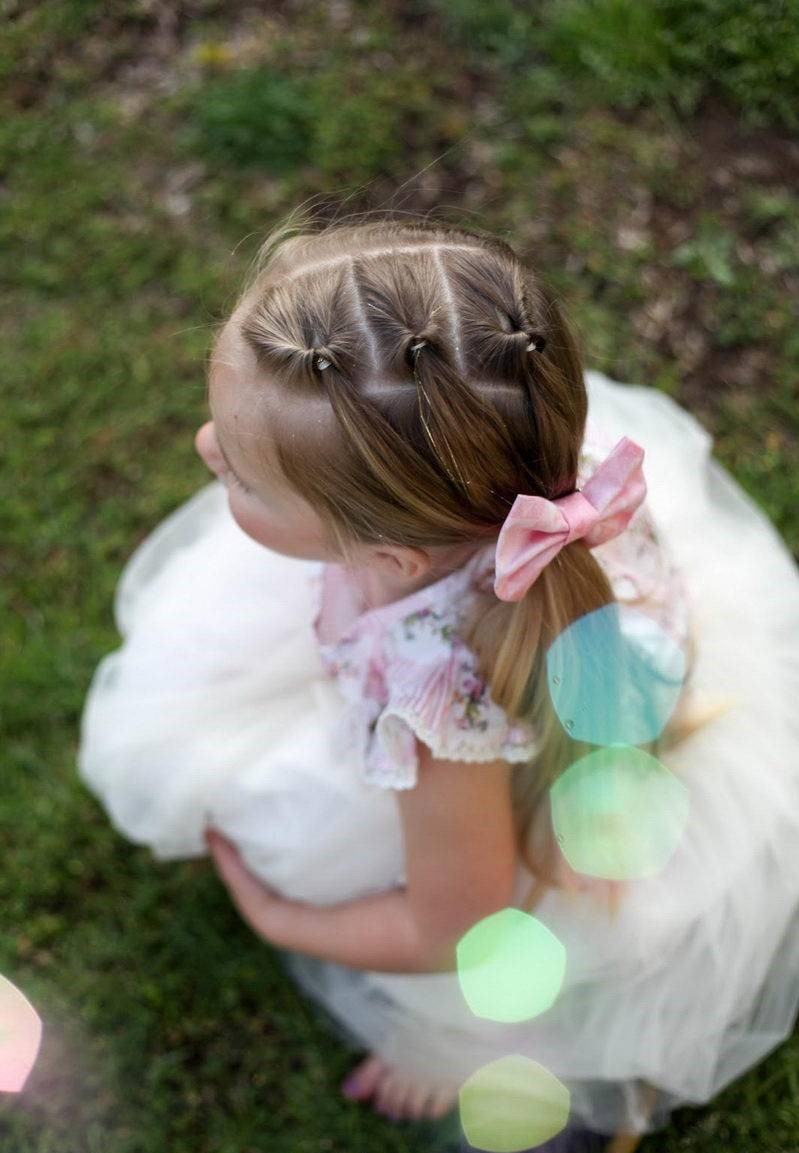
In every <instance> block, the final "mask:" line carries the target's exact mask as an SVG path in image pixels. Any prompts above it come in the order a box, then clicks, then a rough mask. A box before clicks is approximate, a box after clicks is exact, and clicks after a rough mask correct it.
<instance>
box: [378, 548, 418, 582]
mask: <svg viewBox="0 0 799 1153" xmlns="http://www.w3.org/2000/svg"><path fill="white" fill-rule="evenodd" d="M372 563H373V564H375V565H377V567H378V568H379V569H380V570H381V571H382V572H383V573H384V574H385V575H386V576H387V577H393V578H394V579H395V580H399V579H402V580H403V581H412V580H421V578H422V577H423V576H424V575H425V574H426V573H427V572H428V571H429V569H430V567H431V564H432V561H431V558H430V555H429V554H428V553H427V552H425V550H424V549H421V548H408V547H405V546H403V545H382V546H381V547H380V548H376V549H375V550H374V552H373V553H372Z"/></svg>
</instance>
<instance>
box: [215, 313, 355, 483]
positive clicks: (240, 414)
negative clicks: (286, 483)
mask: <svg viewBox="0 0 799 1153" xmlns="http://www.w3.org/2000/svg"><path fill="white" fill-rule="evenodd" d="M208 405H209V408H210V410H211V416H212V418H213V420H214V424H215V425H216V426H217V431H218V433H219V435H220V436H221V438H222V440H223V442H224V444H225V447H226V448H227V447H228V446H229V445H230V444H231V442H232V443H233V445H234V446H235V447H234V451H237V452H238V453H239V454H240V455H241V457H242V458H243V460H244V461H245V463H246V462H249V461H251V462H252V463H253V464H256V463H257V467H258V469H259V471H263V470H264V469H266V470H269V471H272V470H274V471H275V472H276V474H278V473H279V470H278V469H277V464H276V452H275V441H276V440H277V439H278V438H280V439H282V440H284V441H285V440H286V439H289V440H291V441H294V440H296V438H297V436H298V435H300V436H301V435H302V434H303V433H304V434H305V436H306V437H307V438H308V440H309V442H310V441H312V440H313V438H314V434H315V433H316V434H319V435H322V437H323V438H324V437H325V436H326V434H327V433H328V432H329V426H330V425H331V423H332V424H335V416H334V414H333V411H332V408H331V405H330V402H329V401H328V399H327V398H326V397H325V396H318V397H308V396H304V397H300V396H294V397H292V396H289V395H287V394H286V393H285V392H284V390H281V388H280V387H279V385H278V383H277V382H276V381H274V380H270V378H269V376H268V374H266V373H264V371H263V370H262V369H261V368H260V367H259V365H258V362H257V358H256V356H255V353H254V351H253V350H252V348H250V346H249V345H248V344H247V342H246V341H245V340H244V338H243V337H242V336H241V335H240V333H238V331H237V329H236V326H235V325H234V324H233V323H232V322H231V321H228V323H227V324H226V326H225V327H224V329H223V330H222V332H221V333H220V336H219V338H218V339H217V342H216V344H215V346H214V349H213V352H212V355H211V358H210V363H209V368H208Z"/></svg>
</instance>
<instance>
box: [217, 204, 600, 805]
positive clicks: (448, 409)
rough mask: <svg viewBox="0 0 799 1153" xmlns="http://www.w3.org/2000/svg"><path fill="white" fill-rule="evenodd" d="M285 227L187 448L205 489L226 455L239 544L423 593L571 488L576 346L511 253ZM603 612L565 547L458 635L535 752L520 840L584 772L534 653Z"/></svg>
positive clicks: (229, 334) (225, 345)
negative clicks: (398, 576)
mask: <svg viewBox="0 0 799 1153" xmlns="http://www.w3.org/2000/svg"><path fill="white" fill-rule="evenodd" d="M291 231H292V226H291V225H287V226H283V227H281V228H278V229H277V230H275V232H273V233H272V234H271V235H270V236H269V237H268V238H267V240H266V241H265V242H264V244H263V245H262V247H261V249H260V251H259V254H258V257H257V258H256V267H255V270H254V272H253V273H252V274H251V275H250V277H249V278H248V281H247V283H246V284H245V286H244V288H243V290H242V292H241V294H240V296H239V298H238V300H237V302H236V305H235V307H234V310H233V313H232V315H231V317H230V319H229V320H228V321H227V322H226V323H225V324H224V326H223V328H222V330H221V332H220V334H219V336H218V338H217V340H216V342H215V346H214V348H213V350H212V354H211V360H210V371H209V389H210V391H209V400H210V403H211V409H212V414H213V416H214V422H213V424H210V423H209V424H207V425H205V426H204V428H203V429H201V430H200V433H198V437H197V445H198V450H199V451H200V452H201V453H202V455H203V456H204V458H205V459H206V461H207V462H208V463H209V465H210V466H211V467H212V468H214V471H221V472H224V470H225V468H226V465H225V464H224V462H223V458H222V450H224V452H225V454H226V455H227V456H228V457H229V458H230V464H231V465H232V466H233V469H234V472H235V473H236V474H238V476H237V478H233V477H229V481H230V484H231V485H232V486H234V487H232V488H231V496H230V500H231V510H232V512H233V515H234V516H235V518H236V520H237V521H238V522H239V524H240V525H241V527H242V528H243V529H244V530H245V531H247V532H249V533H250V535H251V536H253V537H255V539H256V540H259V541H261V542H262V543H264V544H266V545H268V546H269V547H272V548H275V549H277V550H278V551H283V552H287V553H289V554H290V555H295V556H303V557H318V558H320V559H337V560H339V561H342V562H344V563H349V564H355V565H357V564H361V563H367V562H372V563H375V564H379V565H380V566H382V567H384V568H385V569H387V570H391V569H392V568H393V569H394V570H395V571H397V570H399V571H401V572H402V573H403V574H404V575H406V576H409V575H420V574H421V575H423V574H424V572H425V570H426V569H427V568H431V569H433V570H435V569H436V566H438V571H442V570H445V569H446V567H447V564H448V562H449V563H450V564H451V562H452V561H453V559H454V558H455V557H460V558H461V559H462V558H463V557H464V555H466V554H468V553H469V552H470V551H474V550H476V549H478V548H480V547H482V546H485V545H487V544H488V543H489V542H492V541H496V538H497V536H498V534H499V531H500V528H501V527H502V524H503V521H504V519H505V517H506V516H507V513H508V511H509V509H510V507H511V505H512V504H513V502H514V500H515V498H516V496H517V495H518V494H519V493H529V494H533V495H538V496H544V497H547V498H548V499H550V500H554V499H555V498H557V497H559V496H563V495H565V494H567V493H570V492H573V491H574V490H575V488H576V478H577V469H578V461H579V453H580V448H581V446H582V441H583V435H584V430H585V422H586V417H587V408H588V401H587V395H586V389H585V384H584V379H583V368H582V364H581V359H580V355H579V352H578V348H577V343H576V340H575V338H574V336H573V334H572V332H571V330H570V328H569V325H568V323H567V321H566V319H565V317H564V315H563V313H562V311H561V308H560V306H559V304H558V302H557V299H556V297H555V295H554V293H553V292H552V290H551V289H550V288H549V287H548V286H547V285H546V283H545V282H544V281H543V280H542V278H541V277H540V276H539V275H538V273H537V272H535V271H534V270H533V269H532V268H531V267H529V265H528V264H526V263H525V262H524V261H523V260H521V259H520V258H519V256H517V254H516V253H515V252H514V251H513V249H512V248H511V247H510V246H509V245H508V244H507V243H505V241H503V240H501V239H499V238H497V237H496V236H493V235H490V234H484V233H482V232H477V231H470V230H467V229H464V228H461V227H457V228H455V227H450V226H448V225H445V224H437V223H432V222H430V221H428V220H421V221H410V222H409V221H408V220H400V221H396V220H393V219H387V218H382V217H381V218H379V219H376V220H374V219H372V220H370V221H368V222H366V223H358V224H351V223H345V224H334V225H329V226H327V227H314V226H312V225H309V224H308V223H307V222H305V221H304V222H303V225H302V226H301V228H300V230H299V232H298V234H297V235H294V236H290V235H289V233H290V232H291ZM536 338H537V340H536ZM541 338H543V341H542V340H541ZM531 341H534V342H537V343H538V344H539V346H540V345H541V344H542V343H543V345H544V347H543V349H542V350H539V351H536V350H533V351H530V350H529V349H528V346H529V345H530V343H531ZM419 346H421V347H419ZM239 482H243V483H244V484H245V485H246V486H247V487H248V488H249V489H250V490H251V491H250V492H249V493H248V492H245V491H244V490H243V489H241V488H239V487H238V483H239ZM452 567H454V566H452ZM613 600H614V596H613V592H612V589H611V586H610V584H609V582H608V580H607V577H606V575H605V573H604V570H603V569H602V567H601V566H600V565H599V563H598V562H597V560H596V559H595V558H594V557H593V555H592V554H591V551H590V550H589V549H588V548H587V547H586V545H585V543H584V542H583V541H581V540H576V541H574V542H572V543H571V544H569V545H567V546H566V547H565V548H563V549H561V551H560V552H559V553H558V554H557V555H556V556H555V557H554V559H553V560H552V561H551V562H550V564H549V565H547V567H546V568H545V569H544V570H543V572H542V573H541V575H540V576H539V578H538V579H537V581H536V582H535V584H534V585H533V586H532V587H531V589H530V590H529V592H528V593H527V594H526V595H525V597H524V598H523V599H522V600H521V601H518V602H515V603H512V604H511V603H507V602H504V601H499V600H498V599H497V598H496V597H495V596H494V594H493V590H491V589H490V588H489V589H487V590H485V593H484V595H482V597H481V599H480V601H479V603H477V604H476V605H475V611H474V612H473V613H472V615H471V616H470V618H469V620H467V621H465V622H464V626H463V629H464V639H465V640H466V641H467V643H470V644H471V645H472V647H473V649H474V651H475V652H476V653H477V655H478V658H479V660H480V663H481V671H482V673H483V675H484V676H485V678H486V680H487V681H488V684H489V686H490V690H491V695H492V697H493V698H494V700H495V701H496V702H497V703H498V704H499V705H501V706H502V707H503V708H505V709H506V710H507V711H508V713H509V714H510V715H511V716H516V717H522V716H523V717H525V718H527V719H529V720H531V721H533V723H534V724H536V726H537V728H538V731H539V732H540V733H541V734H542V742H543V743H542V754H541V756H540V757H539V758H538V760H537V761H536V764H535V766H534V767H531V771H530V772H528V773H526V774H525V773H515V774H514V782H515V785H514V787H515V788H516V790H517V797H516V799H517V812H518V813H519V815H520V818H521V820H522V822H523V824H524V827H526V826H527V822H528V819H529V817H530V816H531V814H532V811H533V809H534V807H535V805H536V804H537V802H538V800H539V799H540V798H541V797H542V795H543V794H544V792H545V790H546V789H547V787H548V785H549V784H550V783H551V781H552V779H553V778H554V776H555V775H556V774H557V773H558V772H559V771H561V770H562V768H563V767H564V766H565V765H566V764H568V763H571V761H573V760H574V759H575V757H576V756H577V755H579V746H578V743H577V742H574V741H572V740H571V738H569V737H568V735H567V734H566V733H564V731H563V728H562V726H561V724H560V722H559V720H558V719H557V717H556V716H555V714H554V710H553V709H552V706H551V701H550V699H549V693H548V687H547V683H546V675H545V668H544V659H543V658H544V656H545V654H546V650H547V648H548V646H549V644H550V643H551V641H552V640H554V638H555V637H556V636H557V635H558V633H560V632H561V631H562V630H563V629H564V628H566V627H567V626H568V625H569V624H570V623H571V622H572V621H573V620H576V619H577V618H578V617H580V616H582V615H583V614H585V613H588V612H591V611H593V610H594V609H596V608H599V607H601V606H602V605H605V604H608V603H610V602H612V601H613Z"/></svg>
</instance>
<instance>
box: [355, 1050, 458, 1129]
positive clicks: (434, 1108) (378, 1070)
mask: <svg viewBox="0 0 799 1153" xmlns="http://www.w3.org/2000/svg"><path fill="white" fill-rule="evenodd" d="M353 1080H354V1081H355V1091H354V1093H353V1095H352V1099H353V1100H355V1101H367V1100H368V1099H369V1098H370V1097H371V1098H372V1108H373V1109H374V1110H375V1112H376V1113H382V1114H384V1115H385V1116H388V1117H390V1118H391V1119H392V1121H406V1120H410V1121H421V1120H423V1119H425V1118H428V1117H433V1118H440V1117H444V1116H446V1114H447V1113H449V1111H450V1109H452V1108H453V1106H454V1105H455V1102H456V1101H457V1099H458V1088H459V1086H452V1085H447V1086H445V1085H441V1084H438V1085H431V1084H428V1083H426V1082H422V1081H420V1080H419V1079H418V1078H415V1077H413V1076H412V1075H411V1074H409V1073H406V1072H405V1071H404V1070H402V1069H398V1068H397V1066H396V1065H388V1064H387V1063H386V1062H385V1061H382V1060H381V1059H380V1058H379V1057H378V1056H377V1055H376V1054H375V1053H371V1054H370V1055H369V1056H368V1057H367V1058H366V1059H365V1060H364V1061H361V1063H360V1065H356V1067H355V1068H354V1069H353V1070H352V1072H351V1073H350V1074H349V1076H348V1077H347V1080H346V1081H345V1083H344V1084H349V1083H350V1082H351V1081H353ZM342 1091H343V1086H342ZM346 1095H347V1094H345V1096H346Z"/></svg>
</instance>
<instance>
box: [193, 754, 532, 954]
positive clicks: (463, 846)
mask: <svg viewBox="0 0 799 1153" xmlns="http://www.w3.org/2000/svg"><path fill="white" fill-rule="evenodd" d="M418 752H419V773H418V779H417V784H416V786H415V787H414V788H413V789H405V790H400V791H398V792H397V802H398V804H399V807H400V815H401V819H402V826H403V837H404V842H405V873H406V878H407V881H406V884H405V886H404V887H403V888H398V889H392V890H390V891H389V892H384V893H376V894H374V895H372V896H368V897H360V898H357V899H356V900H353V901H345V902H342V903H340V904H337V905H332V906H327V907H321V906H315V905H308V904H305V903H303V902H301V901H289V900H285V899H284V898H282V897H280V896H278V895H277V894H275V893H274V892H273V891H272V890H270V889H269V888H268V886H265V885H264V884H263V882H261V881H259V880H258V879H257V878H255V877H254V876H253V875H252V874H251V873H249V871H248V870H247V869H246V868H245V867H244V866H243V864H242V863H241V861H240V859H239V858H238V854H237V853H236V851H235V849H233V848H232V847H231V846H229V845H227V843H225V842H222V843H220V844H218V845H214V843H213V842H211V849H212V853H213V855H214V860H215V863H216V865H217V868H218V869H219V872H220V875H221V876H222V879H223V881H224V882H225V883H226V884H227V886H228V888H229V889H230V891H231V895H232V897H233V900H234V903H235V904H236V905H237V907H238V909H239V911H240V912H241V914H242V916H243V917H244V919H245V920H247V921H248V922H249V924H250V925H251V927H252V928H253V929H254V930H255V931H256V932H257V933H258V934H259V935H260V936H262V937H264V938H265V939H266V940H268V941H270V942H271V943H272V944H274V945H277V946H279V947H280V948H285V949H291V950H295V951H297V952H302V953H308V954H309V955H311V956H314V957H320V958H322V959H324V960H330V961H335V962H338V964H341V965H347V966H349V967H350V968H355V969H371V970H373V971H377V972H389V973H422V972H446V971H450V970H453V969H454V968H455V966H456V958H455V946H456V945H457V943H458V941H459V940H460V938H461V937H462V936H463V934H464V933H465V932H466V931H467V929H469V928H470V927H471V926H472V925H473V924H475V923H476V922H477V921H479V920H481V919H482V918H483V917H486V916H488V915H489V914H490V913H493V912H496V911H497V910H499V909H503V908H505V907H506V906H507V905H508V904H509V903H510V901H511V898H512V893H513V884H514V879H515V866H516V845H515V838H514V829H513V820H512V813H511V804H510V772H511V766H510V765H508V764H507V763H506V762H504V761H492V762H489V763H485V762H484V763H474V764H473V763H465V762H462V761H443V760H436V759H435V758H433V757H432V755H431V753H430V750H429V749H428V748H427V746H425V745H422V744H421V743H419V744H418ZM344 851H346V849H344Z"/></svg>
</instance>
